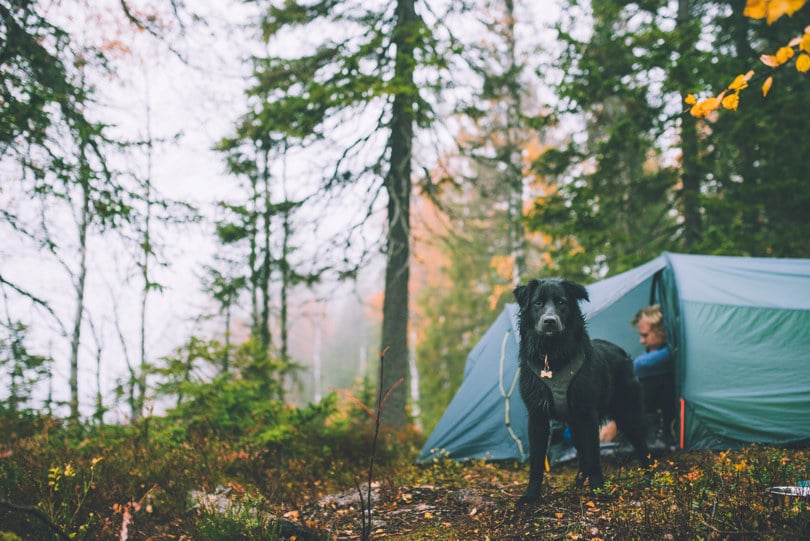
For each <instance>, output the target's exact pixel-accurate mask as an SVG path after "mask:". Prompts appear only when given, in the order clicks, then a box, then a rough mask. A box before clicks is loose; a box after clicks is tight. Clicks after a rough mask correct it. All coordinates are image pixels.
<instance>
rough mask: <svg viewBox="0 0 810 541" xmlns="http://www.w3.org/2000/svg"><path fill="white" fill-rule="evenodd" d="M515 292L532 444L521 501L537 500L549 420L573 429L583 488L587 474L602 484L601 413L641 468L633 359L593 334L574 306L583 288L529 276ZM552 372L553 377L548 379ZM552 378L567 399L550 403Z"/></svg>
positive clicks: (643, 447) (642, 444)
mask: <svg viewBox="0 0 810 541" xmlns="http://www.w3.org/2000/svg"><path fill="white" fill-rule="evenodd" d="M514 294H515V299H517V302H518V304H519V305H520V316H519V331H520V365H521V370H520V394H521V396H522V398H523V402H524V403H525V404H526V409H527V410H528V412H529V450H530V459H529V486H528V488H527V489H526V492H525V493H524V494H523V496H522V497H521V498H520V501H519V503H533V502H537V501H539V500H540V487H541V485H542V483H543V473H544V465H545V456H546V451H547V448H548V439H549V431H550V421H551V419H557V420H560V421H564V422H566V423H568V426H569V427H570V430H571V439H572V441H573V444H574V447H575V448H576V450H577V456H578V459H579V475H578V477H577V484H578V485H580V486H582V485H583V484H584V483H585V479H586V478H587V479H588V480H589V485H590V487H592V488H601V487H602V486H603V478H602V466H601V463H600V459H599V425H600V422H601V421H603V420H604V419H606V418H612V419H615V420H616V424H617V426H618V428H619V430H620V431H621V432H622V434H624V436H625V437H627V439H628V440H629V441H630V442H631V443H632V444H633V447H634V448H635V451H636V453H637V455H638V457H639V460H641V462H642V464H643V465H644V466H646V465H647V463H648V453H647V444H646V441H645V434H644V414H643V410H642V402H641V387H640V384H639V382H638V380H636V379H635V377H634V375H633V362H632V360H631V359H630V357H628V355H627V353H626V352H625V351H624V350H623V349H621V348H620V347H619V346H617V345H615V344H612V343H610V342H607V341H604V340H594V341H591V340H590V337H589V336H588V332H587V330H586V328H585V318H584V316H583V315H582V310H581V309H580V307H579V302H580V301H583V300H588V292H587V290H586V289H585V288H584V287H583V286H581V285H579V284H576V283H573V282H569V281H567V280H562V279H550V280H532V281H531V282H529V283H528V284H526V285H520V286H518V287H517V288H515V291H514ZM546 359H548V368H549V369H550V372H551V374H552V377H551V378H550V379H549V378H547V377H546V376H547V374H546ZM577 366H580V367H579V368H578V369H577V368H576V367H577ZM566 370H567V372H566ZM572 374H573V375H572ZM553 378H557V380H556V381H554V382H553V383H552V380H553ZM569 378H570V381H568V382H567V380H568V379H569ZM552 384H553V385H557V386H558V397H560V396H565V401H566V403H565V404H560V403H558V404H556V405H555V403H554V396H553V392H552V387H551V385H552ZM560 385H563V387H560ZM565 386H567V389H565V388H564V387H565ZM561 392H562V393H563V394H562V395H561V394H560V393H561Z"/></svg>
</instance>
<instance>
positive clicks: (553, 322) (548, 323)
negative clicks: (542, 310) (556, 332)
mask: <svg viewBox="0 0 810 541" xmlns="http://www.w3.org/2000/svg"><path fill="white" fill-rule="evenodd" d="M542 321H543V328H544V329H552V328H554V327H556V326H557V318H556V317H554V316H546V317H544V318H543V320H542Z"/></svg>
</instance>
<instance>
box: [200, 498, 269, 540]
mask: <svg viewBox="0 0 810 541" xmlns="http://www.w3.org/2000/svg"><path fill="white" fill-rule="evenodd" d="M266 503H267V502H266V500H265V499H264V498H262V497H261V496H253V495H251V494H249V493H245V494H243V495H241V497H239V498H238V499H230V498H229V499H228V500H227V503H226V505H225V506H224V508H220V506H219V504H218V502H217V501H216V500H214V499H212V498H209V499H207V500H205V501H203V502H201V503H200V504H199V507H198V509H197V520H196V522H195V524H194V525H193V534H194V538H195V539H204V540H206V541H252V540H256V541H272V540H274V539H278V533H279V529H280V528H279V526H278V523H277V522H276V521H274V520H273V518H272V517H271V516H268V515H267V513H266V512H264V511H263V510H262V509H263V507H265V506H266Z"/></svg>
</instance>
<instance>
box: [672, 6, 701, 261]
mask: <svg viewBox="0 0 810 541" xmlns="http://www.w3.org/2000/svg"><path fill="white" fill-rule="evenodd" d="M689 19H690V15H689V0H679V1H678V27H679V28H680V29H681V33H682V35H681V39H680V44H681V50H680V53H681V54H680V68H679V70H678V71H679V73H680V81H679V82H680V83H681V88H682V89H684V90H682V95H681V103H683V100H684V99H685V98H686V95H687V94H688V92H686V90H685V89H686V88H687V87H688V83H689V73H688V71H687V66H688V65H689V62H688V61H687V60H686V57H687V55H689V54H690V51H691V50H693V47H694V40H692V39H684V35H683V33H685V32H690V33H691V30H689V29H687V28H686V26H687V25H688V24H689ZM681 153H682V154H681V155H682V158H681V160H682V167H683V174H682V176H681V209H682V212H683V240H684V248H685V249H686V250H687V251H689V250H690V249H692V248H694V247H695V246H696V245H697V244H698V243H699V242H700V239H701V236H702V224H701V217H700V177H699V173H698V140H697V119H695V118H694V117H692V116H691V115H688V114H684V115H681Z"/></svg>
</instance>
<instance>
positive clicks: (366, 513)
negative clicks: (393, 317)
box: [341, 350, 403, 541]
mask: <svg viewBox="0 0 810 541" xmlns="http://www.w3.org/2000/svg"><path fill="white" fill-rule="evenodd" d="M385 351H387V350H385ZM385 351H383V352H382V353H380V381H381V382H382V381H385V380H384V379H383V375H384V373H383V371H384V365H385ZM402 381H403V380H402V378H400V379H398V380H397V381H396V382H394V384H393V385H391V388H390V389H388V391H387V392H386V393H385V396H383V388H382V385H380V389H379V393H378V395H377V410H376V411H373V410H372V409H371V408H369V407H368V406H366V405H365V404H363V402H361V401H360V400H358V399H356V398H355V397H353V396H351V395H350V394H347V393H341V394H343V395H344V396H346V397H347V398H349V399H350V400H351V401H352V402H354V403H355V404H357V405H359V406H360V407H361V408H363V409H364V410H365V411H366V413H368V414H369V415H370V416H371V418H372V419H373V420H374V437H373V438H372V440H371V452H370V454H369V461H368V470H367V473H368V476H367V478H366V487H365V488H363V487H362V486H361V485H360V483H359V482H355V485H356V486H357V491H358V493H359V495H360V521H361V530H360V539H362V540H363V541H368V540H369V539H371V514H372V511H373V505H372V504H373V501H372V493H371V488H372V487H371V485H372V479H373V477H374V459H375V457H376V455H377V442H378V441H379V437H380V427H381V425H382V411H383V407H384V406H385V403H386V402H387V401H388V397H389V396H391V393H392V392H394V389H396V388H397V387H398V386H399V385H400V384H401V383H402ZM364 490H365V493H364Z"/></svg>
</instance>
